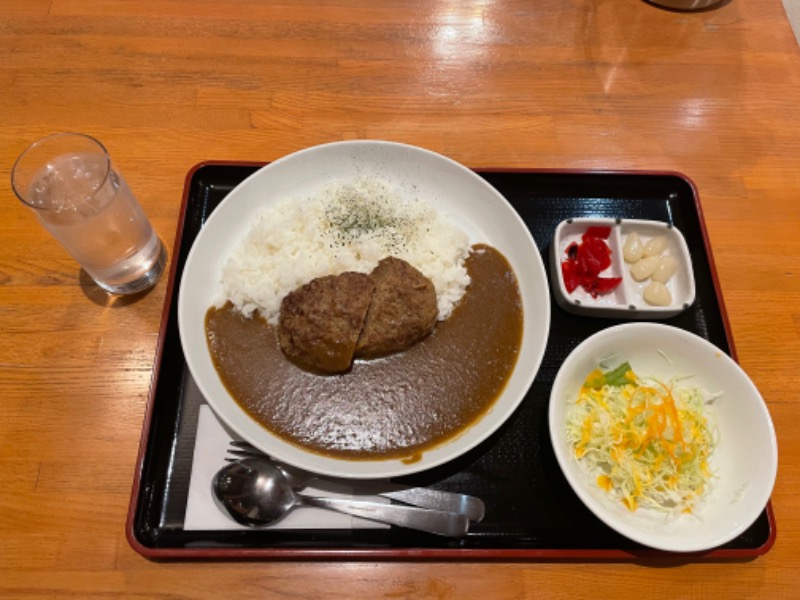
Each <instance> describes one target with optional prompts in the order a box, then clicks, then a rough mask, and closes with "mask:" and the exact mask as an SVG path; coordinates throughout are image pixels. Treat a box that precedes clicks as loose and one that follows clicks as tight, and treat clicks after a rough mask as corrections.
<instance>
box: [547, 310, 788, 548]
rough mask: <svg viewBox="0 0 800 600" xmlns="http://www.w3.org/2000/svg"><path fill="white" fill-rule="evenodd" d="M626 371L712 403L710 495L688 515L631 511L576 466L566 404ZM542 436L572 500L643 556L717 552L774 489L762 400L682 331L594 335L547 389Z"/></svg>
mask: <svg viewBox="0 0 800 600" xmlns="http://www.w3.org/2000/svg"><path fill="white" fill-rule="evenodd" d="M625 361H627V362H629V363H630V365H631V368H632V370H633V371H634V372H635V373H636V374H637V375H638V376H640V377H642V376H653V377H656V378H658V379H660V380H662V381H668V380H670V379H671V378H684V377H685V379H681V381H680V385H690V386H694V387H697V388H701V389H704V390H707V391H708V392H711V394H714V395H716V396H715V398H714V400H713V401H711V402H710V403H708V404H707V406H706V411H705V414H706V416H707V418H708V422H709V425H710V426H711V427H715V428H716V435H717V439H718V443H717V445H716V448H715V449H714V452H713V454H712V456H711V459H710V461H709V462H710V466H711V472H712V474H713V475H712V478H711V481H710V483H711V485H710V488H709V489H710V491H709V492H708V493H707V496H706V497H705V498H704V499H703V500H702V501H700V502H699V503H698V504H697V505H696V506H694V507H693V509H692V512H691V513H679V514H669V513H664V512H661V511H657V510H655V509H647V508H638V509H637V510H635V511H631V510H629V509H628V508H627V507H626V506H625V505H624V504H623V503H622V502H620V501H619V500H615V499H613V498H612V496H611V495H610V494H609V493H607V492H606V491H604V490H603V489H601V488H600V486H599V485H598V484H597V482H596V474H592V473H589V472H588V471H587V469H586V468H585V465H583V464H582V463H581V462H579V460H578V459H577V458H576V457H575V454H574V452H573V449H572V448H571V446H570V444H569V442H568V441H567V431H566V423H567V415H568V410H569V407H570V403H572V402H574V401H575V399H576V398H577V397H578V394H579V391H580V389H581V386H582V384H583V383H584V381H585V380H586V376H587V375H588V374H589V373H590V372H592V371H593V370H594V369H596V368H598V367H599V368H601V370H608V369H612V368H614V367H616V366H618V365H620V364H622V363H623V362H625ZM549 427H550V435H551V439H552V444H553V449H554V451H555V455H556V459H557V460H558V463H559V465H560V467H561V470H562V471H563V473H564V476H565V477H566V479H567V481H568V482H569V484H570V486H571V487H572V489H573V490H574V492H575V494H576V495H577V496H578V497H579V498H580V500H581V501H582V502H583V503H584V504H585V505H586V507H587V508H588V509H589V510H591V512H593V513H594V514H595V516H597V517H598V518H599V519H600V520H601V521H603V522H604V523H605V524H606V525H608V526H609V527H611V528H612V529H614V530H615V531H617V532H618V533H620V534H622V535H624V536H626V537H628V538H630V539H632V540H634V541H636V542H638V543H640V544H643V545H645V546H649V547H651V548H656V549H659V550H666V551H672V552H700V551H704V550H709V549H711V548H716V547H718V546H720V545H722V544H725V543H726V542H729V541H730V540H732V539H734V538H736V537H737V536H738V535H740V534H741V533H742V532H744V531H745V530H746V529H747V528H748V527H749V526H750V525H751V524H752V523H753V522H754V521H755V520H756V519H757V518H758V516H759V515H760V514H761V512H762V511H763V510H764V508H765V506H766V505H767V502H768V501H769V497H770V494H771V493H772V489H773V486H774V484H775V477H776V474H777V468H778V446H777V441H776V437H775V430H774V427H773V424H772V420H771V418H770V415H769V411H768V409H767V406H766V404H765V403H764V400H763V399H762V397H761V395H760V394H759V392H758V390H757V389H756V387H755V385H754V384H753V382H752V381H751V380H750V378H749V377H748V376H747V375H746V374H745V372H744V371H743V370H742V369H741V367H739V365H738V364H737V363H736V362H734V361H733V360H732V359H731V358H730V357H729V356H728V355H727V354H725V353H724V352H723V351H722V350H720V349H719V348H717V347H716V346H714V345H713V344H711V343H710V342H708V341H707V340H705V339H703V338H701V337H699V336H697V335H695V334H692V333H688V332H687V331H684V330H682V329H679V328H676V327H671V326H668V325H664V324H657V323H628V324H624V325H618V326H614V327H610V328H608V329H605V330H602V331H600V332H599V333H597V334H595V335H593V336H591V337H589V338H588V339H586V340H585V341H583V342H582V343H581V344H580V345H578V346H577V347H576V348H575V349H574V350H573V351H572V353H571V354H570V355H569V356H568V357H567V359H566V360H565V361H564V363H563V365H562V367H561V369H560V371H559V372H558V375H557V376H556V379H555V381H554V383H553V388H552V392H551V395H550V406H549Z"/></svg>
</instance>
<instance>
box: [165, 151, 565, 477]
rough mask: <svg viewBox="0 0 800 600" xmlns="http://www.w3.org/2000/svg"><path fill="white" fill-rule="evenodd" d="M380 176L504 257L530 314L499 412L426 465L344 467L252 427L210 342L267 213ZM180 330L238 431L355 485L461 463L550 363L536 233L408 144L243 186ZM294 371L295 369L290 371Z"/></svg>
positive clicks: (220, 219) (188, 275) (203, 256)
mask: <svg viewBox="0 0 800 600" xmlns="http://www.w3.org/2000/svg"><path fill="white" fill-rule="evenodd" d="M365 175H369V176H375V177H378V178H381V179H383V180H384V181H388V182H389V183H390V184H392V185H393V186H394V187H396V188H398V189H399V190H400V191H401V193H405V194H415V195H418V196H419V197H421V198H424V199H426V200H427V201H428V202H430V203H431V204H433V205H434V206H435V207H437V208H438V209H439V210H441V211H443V212H445V213H447V214H448V215H449V216H450V218H451V219H452V220H453V221H454V222H455V223H456V224H457V225H458V226H459V227H461V228H462V229H463V230H464V231H465V232H466V233H467V234H468V235H469V237H470V240H471V242H472V243H479V242H484V243H488V244H491V245H492V246H494V247H495V248H497V249H498V250H499V251H500V252H502V253H503V255H504V256H505V257H506V258H507V259H508V261H509V262H510V264H511V266H512V267H513V269H514V271H515V273H516V275H517V279H518V281H519V286H520V291H521V293H522V301H523V310H524V329H523V340H522V347H521V349H520V354H519V358H518V361H517V366H516V368H515V369H514V372H513V373H512V375H511V377H510V379H509V382H508V384H507V386H506V388H505V390H504V391H503V394H502V395H501V396H500V398H498V399H497V401H496V402H495V404H494V406H493V407H492V409H491V410H490V411H489V412H488V413H487V414H486V415H484V416H483V417H482V418H481V419H480V420H479V421H477V422H476V423H475V424H474V425H473V426H471V427H470V428H469V429H468V430H467V431H465V432H463V433H462V434H461V435H459V436H458V437H456V438H454V439H452V440H450V441H449V442H447V443H444V444H442V445H440V446H437V447H435V448H432V449H430V450H428V451H426V452H425V453H424V454H423V457H422V459H421V460H420V461H418V462H414V463H408V464H407V463H404V462H402V461H401V460H358V461H351V460H344V459H337V458H330V457H325V456H321V455H319V454H314V453H312V452H308V451H306V450H304V449H302V448H299V447H297V446H295V445H292V444H290V443H288V442H286V441H284V440H282V439H280V438H278V437H277V436H274V435H272V434H271V433H270V432H268V431H267V430H266V429H265V428H263V427H262V426H261V425H259V424H258V423H257V422H255V421H254V420H253V419H251V418H250V417H249V416H248V415H247V414H246V413H245V412H244V411H243V410H242V409H241V408H240V407H239V405H238V404H237V403H236V402H235V401H234V399H233V398H232V397H231V396H230V394H229V393H228V391H227V390H226V389H225V387H224V385H223V384H222V382H221V381H220V379H219V377H218V375H217V372H216V371H215V369H214V366H213V363H212V360H211V356H210V353H209V351H208V346H207V344H206V337H205V325H204V319H205V314H206V311H207V310H208V308H209V307H211V306H212V304H213V303H214V302H215V301H216V300H217V299H218V298H219V295H220V293H221V284H220V270H221V266H222V263H223V261H224V260H225V259H226V257H227V256H228V255H229V254H230V252H231V250H232V248H233V246H234V245H235V244H236V243H237V242H238V241H239V240H240V239H241V238H242V237H243V236H244V235H245V233H246V232H247V231H248V230H249V228H250V225H251V223H252V220H253V217H254V215H255V214H256V213H257V212H258V211H259V210H260V209H261V208H263V207H266V206H270V205H272V204H275V203H277V202H279V201H282V200H284V199H286V198H287V197H296V198H308V197H311V196H312V195H313V194H314V193H315V192H317V191H318V190H319V189H320V188H322V187H324V186H326V185H327V184H330V183H331V182H332V181H334V180H335V181H341V180H343V179H345V180H346V179H349V178H359V177H363V176H365ZM178 325H179V329H180V336H181V343H182V345H183V350H184V354H185V355H186V362H187V364H188V366H189V370H190V371H191V373H192V376H193V377H194V379H195V381H196V382H197V385H198V386H199V388H200V390H201V392H202V393H203V395H204V396H205V398H206V400H207V401H208V403H209V405H210V406H211V408H212V409H213V410H214V412H215V413H216V414H217V415H218V416H219V418H220V419H221V420H222V421H223V422H224V423H225V424H226V425H227V426H229V427H230V428H231V429H232V430H233V431H235V432H236V433H237V434H239V435H240V436H241V437H243V438H244V439H246V440H248V441H249V442H251V443H252V444H254V445H255V446H257V447H258V448H260V449H261V450H263V451H265V452H267V453H269V454H270V455H272V456H274V457H276V458H278V459H280V460H283V461H285V462H287V463H290V464H293V465H296V466H299V467H302V468H305V469H307V470H309V471H313V472H316V473H320V474H325V475H331V476H337V477H351V478H361V479H368V478H384V477H396V476H400V475H407V474H410V473H415V472H419V471H423V470H426V469H429V468H432V467H434V466H437V465H440V464H442V463H445V462H447V461H449V460H452V459H453V458H455V457H457V456H460V455H461V454H463V453H464V452H467V451H468V450H470V449H471V448H473V447H475V446H476V445H477V444H479V443H480V442H481V441H483V440H484V439H486V438H487V437H489V436H490V435H491V434H492V433H493V432H494V431H495V430H497V428H498V427H500V425H502V424H503V422H504V421H505V420H506V419H507V418H508V417H509V416H510V415H511V414H512V413H513V412H514V410H515V409H516V408H517V406H518V405H519V403H520V402H521V401H522V399H523V398H524V397H525V394H526V393H527V391H528V388H529V387H530V385H531V383H532V382H533V379H534V377H535V376H536V373H537V371H538V369H539V365H540V363H541V360H542V356H543V355H544V350H545V347H546V345H547V336H548V333H549V327H550V299H549V293H548V287H547V277H546V275H545V270H544V265H543V264H542V260H541V257H540V255H539V251H538V249H537V248H536V244H535V243H534V241H533V238H532V237H531V234H530V232H529V231H528V228H527V227H526V226H525V224H524V222H523V221H522V219H521V218H520V217H519V215H518V214H517V213H516V211H514V209H513V208H512V207H511V205H510V204H509V203H508V202H507V201H506V199H505V198H503V196H502V195H501V194H500V193H498V192H497V191H496V190H495V189H494V188H493V187H491V186H490V185H489V184H488V183H486V181H484V180H483V179H482V178H481V177H479V176H478V175H476V174H475V173H473V172H472V171H470V170H469V169H466V168H465V167H463V166H461V165H459V164H458V163H456V162H454V161H452V160H450V159H448V158H446V157H443V156H441V155H439V154H436V153H433V152H430V151H427V150H423V149H420V148H416V147H413V146H407V145H403V144H397V143H391V142H379V141H354V142H339V143H333V144H325V145H322V146H316V147H313V148H309V149H306V150H303V151H300V152H297V153H295V154H291V155H289V156H286V157H284V158H282V159H280V160H278V161H276V162H274V163H272V164H270V165H268V166H266V167H264V168H263V169H261V170H259V171H257V172H256V173H254V174H253V175H252V176H250V177H249V178H247V179H246V180H245V181H243V182H242V183H241V184H240V185H239V186H237V187H236V189H234V190H233V191H232V192H231V193H230V194H229V195H228V196H227V197H226V198H225V200H224V201H223V202H222V203H221V204H220V205H219V206H218V207H217V209H216V210H215V211H214V212H213V213H212V214H211V216H210V217H209V219H208V222H207V223H206V224H205V226H204V227H203V228H202V230H201V231H200V234H199V235H198V236H197V239H196V240H195V242H194V245H193V246H192V249H191V251H190V252H189V256H188V258H187V260H186V265H185V267H184V271H183V279H182V281H181V287H180V292H179V297H178ZM287 368H288V367H287Z"/></svg>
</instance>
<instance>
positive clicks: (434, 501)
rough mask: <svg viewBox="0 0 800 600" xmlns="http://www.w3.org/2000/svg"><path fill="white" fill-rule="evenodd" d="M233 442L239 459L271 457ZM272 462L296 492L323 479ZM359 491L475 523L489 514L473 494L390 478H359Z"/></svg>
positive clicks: (244, 444)
mask: <svg viewBox="0 0 800 600" xmlns="http://www.w3.org/2000/svg"><path fill="white" fill-rule="evenodd" d="M231 445H232V446H233V448H230V449H228V453H229V454H231V455H232V456H235V457H236V460H241V459H242V458H265V459H267V460H272V459H270V458H269V457H267V456H266V455H264V454H263V453H262V452H261V451H260V450H259V449H258V448H255V447H254V446H252V445H250V444H249V443H248V442H242V441H233V442H231ZM272 463H273V464H274V465H275V466H277V467H278V468H279V469H280V470H281V471H283V474H284V476H285V477H286V479H287V480H288V481H289V485H291V486H292V488H294V490H295V491H299V490H302V489H303V488H304V487H306V486H307V485H308V483H309V482H310V481H313V480H319V481H323V479H322V478H321V477H319V476H318V475H316V474H315V473H309V472H308V471H304V470H303V469H298V468H297V467H293V466H291V465H287V464H284V463H281V462H277V461H272ZM359 493H363V494H365V495H374V496H383V497H384V498H389V499H391V500H397V501H398V502H403V503H405V504H411V505H412V506H420V507H423V508H433V509H436V510H444V511H448V512H457V513H462V514H464V515H466V516H467V517H468V518H469V520H470V521H475V522H478V521H480V520H481V519H483V516H484V514H485V513H486V505H485V504H484V503H483V501H482V500H481V499H480V498H476V497H474V496H468V495H466V494H458V493H455V492H444V491H441V490H433V489H430V488H425V487H408V486H404V485H398V484H396V483H391V482H388V481H374V482H366V481H359Z"/></svg>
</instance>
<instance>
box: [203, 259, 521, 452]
mask: <svg viewBox="0 0 800 600" xmlns="http://www.w3.org/2000/svg"><path fill="white" fill-rule="evenodd" d="M466 268H467V272H468V273H469V275H470V277H471V283H470V285H469V287H468V288H467V290H466V292H465V294H464V296H463V298H462V299H461V302H460V303H459V304H458V305H457V306H456V307H455V309H454V310H453V312H452V314H451V315H450V317H449V318H448V319H447V320H445V321H443V322H441V323H439V324H438V325H437V326H436V329H435V330H434V332H433V333H432V334H431V335H429V336H428V337H427V338H425V339H424V340H422V341H421V342H419V343H417V344H415V345H414V346H412V347H410V348H408V349H407V350H405V351H404V352H402V353H399V354H393V355H390V356H387V357H384V358H380V359H374V360H363V361H361V360H359V361H356V362H355V363H354V364H353V367H352V369H351V370H350V371H349V372H347V373H344V374H339V375H318V374H314V373H311V372H308V371H304V370H303V369H300V368H298V367H297V366H295V365H294V364H292V363H291V362H289V361H288V360H287V359H286V358H285V356H284V355H283V353H282V352H281V350H280V348H279V345H278V342H277V334H276V328H275V327H273V326H272V325H270V324H268V323H267V322H266V321H265V320H264V319H261V318H259V317H258V316H254V317H252V318H244V317H243V316H242V315H241V314H240V313H239V312H237V311H236V310H235V309H234V307H233V306H232V305H230V304H227V305H225V306H223V307H222V308H211V309H209V311H208V313H207V315H206V336H207V339H208V345H209V349H210V351H211V356H212V359H213V361H214V365H215V367H216V369H217V372H218V373H219V376H220V378H221V379H222V381H223V383H224V384H225V386H226V388H227V389H228V391H229V392H230V394H231V395H232V396H233V398H234V399H235V400H236V401H237V402H238V403H239V404H240V405H241V406H242V408H243V409H244V410H245V411H246V412H247V413H248V414H249V415H250V416H251V417H252V418H253V419H255V420H256V421H257V422H259V423H260V424H261V425H262V426H264V427H265V428H266V429H268V430H269V431H270V432H272V433H273V434H275V435H277V436H279V437H281V438H282V439H284V440H286V441H288V442H291V443H293V444H296V445H298V446H301V447H303V448H304V449H307V450H311V451H313V452H317V453H320V454H324V455H327V456H333V457H337V458H347V459H383V458H401V459H409V458H413V457H419V456H421V453H422V452H424V451H425V450H426V449H429V448H431V447H433V446H436V445H439V444H441V443H442V442H445V441H447V440H448V439H450V438H452V437H454V436H456V435H457V434H459V433H460V432H461V431H463V430H464V429H466V428H468V427H469V426H470V425H471V424H472V423H474V422H475V421H476V420H477V419H478V418H479V417H481V416H482V415H483V414H484V413H486V411H487V410H489V408H490V407H491V406H492V404H493V403H494V402H495V400H496V399H497V398H498V397H499V395H500V393H501V392H502V391H503V388H504V387H505V385H506V383H507V381H508V379H509V377H510V375H511V373H512V371H513V369H514V366H515V364H516V361H517V356H518V354H519V350H520V346H521V343H522V329H523V327H522V326H523V311H522V299H521V296H520V291H519V286H518V284H517V279H516V277H515V275H514V272H513V270H512V269H511V266H510V265H509V264H508V261H507V260H506V259H505V257H504V256H503V255H502V254H501V253H500V252H498V251H497V250H496V249H494V248H492V247H490V246H486V245H482V244H478V245H476V246H474V247H473V251H472V252H471V253H470V255H469V257H468V258H467V259H466Z"/></svg>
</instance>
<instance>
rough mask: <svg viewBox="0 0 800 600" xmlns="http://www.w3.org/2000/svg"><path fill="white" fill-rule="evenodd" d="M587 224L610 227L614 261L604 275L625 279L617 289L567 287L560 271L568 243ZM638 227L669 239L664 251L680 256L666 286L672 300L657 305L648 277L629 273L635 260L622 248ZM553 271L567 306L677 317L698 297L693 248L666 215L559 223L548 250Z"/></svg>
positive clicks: (600, 313) (578, 310) (606, 313)
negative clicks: (648, 295)
mask: <svg viewBox="0 0 800 600" xmlns="http://www.w3.org/2000/svg"><path fill="white" fill-rule="evenodd" d="M589 227H610V228H611V235H610V236H609V238H608V240H606V242H607V243H608V246H609V248H611V266H610V267H608V269H606V270H605V271H603V273H601V276H602V277H622V283H621V284H620V285H619V287H617V289H615V290H614V291H613V292H609V293H608V294H603V295H599V296H597V297H596V298H593V297H592V296H591V295H590V294H589V293H588V292H586V291H585V290H584V289H583V288H581V287H578V288H577V289H575V290H574V291H573V292H572V293H569V292H567V288H566V286H565V285H564V278H563V277H562V276H561V262H562V261H563V260H564V258H565V252H566V249H567V247H569V245H570V244H571V243H573V242H577V243H580V240H581V236H582V235H583V234H584V232H585V231H586V230H587V229H588V228H589ZM632 232H636V233H638V234H639V236H640V237H641V239H642V242H643V243H647V242H649V241H650V240H651V239H652V238H654V237H656V236H663V237H664V238H665V239H666V240H667V249H666V250H665V251H664V252H663V253H662V256H671V257H673V258H674V259H675V261H676V262H677V265H678V266H677V270H676V271H675V274H674V275H673V276H672V277H671V278H670V280H669V281H668V282H667V284H666V287H667V289H668V290H669V291H670V294H671V296H672V302H671V303H670V304H669V305H668V306H653V305H650V304H648V303H647V302H645V301H644V297H643V293H644V289H645V287H647V285H648V284H649V283H650V280H649V279H647V280H645V281H641V282H639V281H636V280H635V279H634V278H633V277H632V276H631V273H630V269H631V266H632V265H630V264H628V263H626V262H625V260H624V258H623V255H622V248H623V245H624V243H625V239H626V238H627V236H628V235H629V234H630V233H632ZM550 265H551V269H550V274H551V281H552V284H553V293H554V295H555V297H556V301H557V302H558V304H559V306H561V307H562V308H563V309H564V310H566V311H568V312H572V313H575V314H580V315H589V316H595V317H613V318H623V319H665V318H668V317H673V316H675V315H677V314H679V313H681V312H683V311H684V310H686V309H687V308H689V307H690V306H691V305H692V303H694V299H695V283H694V271H693V269H692V259H691V256H690V254H689V248H688V246H687V245H686V240H685V239H684V237H683V234H682V233H681V232H680V230H678V229H677V228H676V227H673V226H672V225H670V224H669V223H665V222H663V221H648V220H642V219H594V218H575V219H567V220H566V221H562V222H561V223H559V224H558V226H557V227H556V231H555V235H554V236H553V243H552V244H551V251H550Z"/></svg>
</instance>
